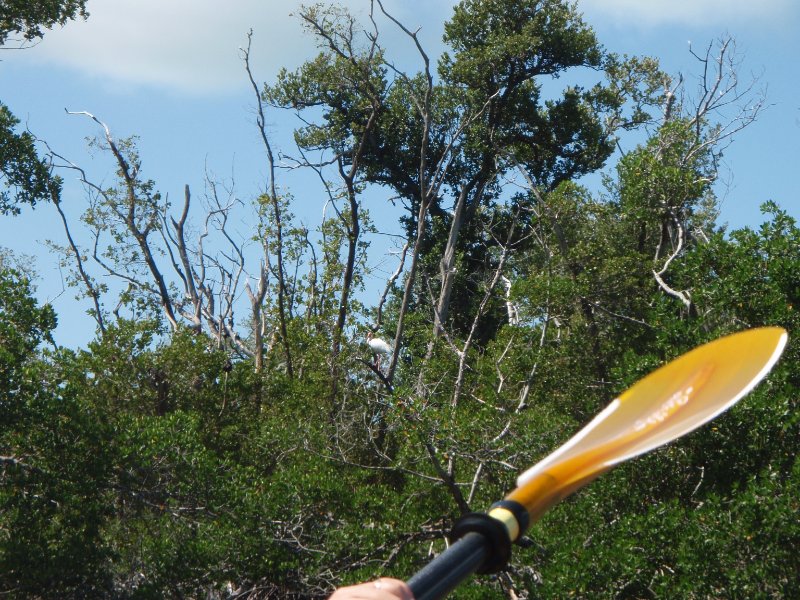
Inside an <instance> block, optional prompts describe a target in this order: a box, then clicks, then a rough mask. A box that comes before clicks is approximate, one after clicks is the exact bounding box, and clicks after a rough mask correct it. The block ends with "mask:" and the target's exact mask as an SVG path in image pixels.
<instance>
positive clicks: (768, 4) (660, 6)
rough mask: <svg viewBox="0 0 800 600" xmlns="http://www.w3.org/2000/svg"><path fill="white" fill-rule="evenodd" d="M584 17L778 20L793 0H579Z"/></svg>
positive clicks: (647, 21) (627, 21)
mask: <svg viewBox="0 0 800 600" xmlns="http://www.w3.org/2000/svg"><path fill="white" fill-rule="evenodd" d="M578 3H579V6H580V8H581V9H583V10H584V11H585V12H586V14H587V17H589V18H590V20H592V18H593V17H597V18H604V19H605V20H614V21H617V22H618V23H619V24H620V25H624V26H631V25H634V26H636V25H645V26H649V27H653V26H658V25H667V24H679V25H702V26H707V25H717V26H720V25H722V26H725V25H728V24H730V23H742V22H750V23H752V22H753V21H759V22H768V21H775V20H776V19H780V18H781V17H782V16H783V15H785V14H786V13H787V12H788V11H789V10H790V9H791V8H792V6H793V4H792V3H793V0H758V1H756V0H579V2H578Z"/></svg>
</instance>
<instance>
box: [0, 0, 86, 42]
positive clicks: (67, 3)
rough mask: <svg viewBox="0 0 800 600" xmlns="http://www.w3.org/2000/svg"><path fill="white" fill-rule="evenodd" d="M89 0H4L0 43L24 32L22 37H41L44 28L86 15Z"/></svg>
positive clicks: (27, 39) (25, 38)
mask: <svg viewBox="0 0 800 600" xmlns="http://www.w3.org/2000/svg"><path fill="white" fill-rule="evenodd" d="M85 7H86V0H46V1H44V2H28V1H27V0H4V2H3V4H2V6H0V46H2V45H4V44H5V43H6V42H8V41H9V38H10V37H11V36H14V35H15V34H22V39H23V40H25V41H28V42H29V41H32V40H35V39H36V38H40V37H42V35H44V32H43V31H42V28H45V29H50V28H52V27H54V26H55V25H64V24H65V23H66V22H67V21H70V20H72V19H75V18H77V17H83V18H86V17H87V16H88V13H87V12H86V8H85Z"/></svg>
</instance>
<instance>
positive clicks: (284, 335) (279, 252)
mask: <svg viewBox="0 0 800 600" xmlns="http://www.w3.org/2000/svg"><path fill="white" fill-rule="evenodd" d="M252 42H253V30H252V29H251V30H250V31H249V32H248V33H247V48H245V49H242V51H241V52H242V60H243V61H244V66H245V71H246V72H247V77H248V79H249V80H250V84H251V86H252V87H253V91H254V92H255V95H256V109H257V114H256V125H257V127H258V131H259V134H260V136H261V141H262V143H263V145H264V150H265V152H266V155H267V168H268V172H269V176H268V182H267V195H268V197H269V201H270V204H271V206H272V218H273V221H274V224H275V261H276V269H277V273H276V276H277V280H278V322H279V325H280V334H281V344H282V346H283V353H284V359H285V360H286V374H287V375H288V376H289V379H292V378H293V377H294V369H293V366H292V350H291V346H290V343H289V332H288V328H287V327H286V321H287V307H286V302H287V291H286V273H285V271H284V268H283V254H284V251H283V215H282V211H281V207H280V202H279V200H278V193H277V190H276V186H275V159H274V156H273V153H272V145H271V144H270V141H269V137H268V136H267V129H266V118H265V116H264V101H263V99H262V97H261V93H260V91H259V89H258V84H256V81H255V79H254V78H253V72H252V70H251V69H250V47H251V45H252ZM265 278H266V268H265V265H264V264H263V263H262V266H261V273H260V276H259V278H258V281H259V293H258V294H253V293H252V292H251V291H250V290H249V288H248V295H249V296H250V299H251V306H253V310H254V314H253V317H254V318H253V321H254V323H253V326H254V331H259V330H260V326H259V324H258V323H257V321H256V318H257V317H258V318H259V320H260V314H261V309H260V306H259V307H255V306H254V302H255V301H256V300H259V299H260V301H261V302H263V300H264V296H265V294H266V285H265V284H266V281H265ZM262 288H263V289H262ZM256 311H257V312H258V315H256ZM256 337H257V338H258V340H256V344H261V343H263V342H262V339H261V334H260V333H256ZM256 356H257V360H256V370H258V371H260V370H261V367H262V365H263V351H262V350H260V349H258V346H257V350H256Z"/></svg>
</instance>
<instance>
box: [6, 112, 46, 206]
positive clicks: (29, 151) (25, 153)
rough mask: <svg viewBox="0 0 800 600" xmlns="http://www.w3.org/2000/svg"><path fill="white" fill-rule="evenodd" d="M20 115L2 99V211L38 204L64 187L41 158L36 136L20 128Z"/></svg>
mask: <svg viewBox="0 0 800 600" xmlns="http://www.w3.org/2000/svg"><path fill="white" fill-rule="evenodd" d="M18 125H19V119H17V118H16V117H15V116H14V115H12V114H11V111H9V110H8V107H6V106H5V105H4V104H2V103H0V185H2V186H3V188H7V189H0V215H9V214H12V215H16V214H19V213H20V205H21V204H30V205H31V206H33V205H35V204H36V202H37V201H42V200H49V199H50V198H51V196H52V195H53V194H56V195H57V194H58V193H59V191H60V187H61V184H60V181H59V179H58V178H52V177H51V176H50V170H49V169H48V167H47V165H46V164H45V163H44V162H43V161H42V160H41V159H40V158H39V156H38V155H37V153H36V148H35V146H34V142H35V138H34V137H33V136H32V135H31V134H30V133H28V132H27V131H23V132H22V133H18V132H17V131H16V129H17V126H18Z"/></svg>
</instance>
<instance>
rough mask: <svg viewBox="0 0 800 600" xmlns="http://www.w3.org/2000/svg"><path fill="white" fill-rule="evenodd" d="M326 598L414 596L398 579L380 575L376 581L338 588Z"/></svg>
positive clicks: (407, 599)
mask: <svg viewBox="0 0 800 600" xmlns="http://www.w3.org/2000/svg"><path fill="white" fill-rule="evenodd" d="M328 600H414V596H413V595H412V594H411V589H410V588H409V587H408V586H407V585H406V584H405V583H403V582H402V581H400V580H399V579H389V578H388V577H381V578H380V579H378V580H377V581H368V582H367V583H360V584H359V585H351V586H349V587H344V588H339V589H338V590H336V591H335V592H334V593H333V595H332V596H331V597H330V598H328Z"/></svg>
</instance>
